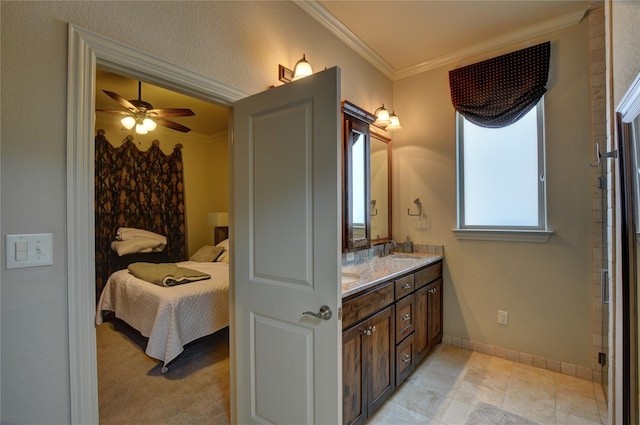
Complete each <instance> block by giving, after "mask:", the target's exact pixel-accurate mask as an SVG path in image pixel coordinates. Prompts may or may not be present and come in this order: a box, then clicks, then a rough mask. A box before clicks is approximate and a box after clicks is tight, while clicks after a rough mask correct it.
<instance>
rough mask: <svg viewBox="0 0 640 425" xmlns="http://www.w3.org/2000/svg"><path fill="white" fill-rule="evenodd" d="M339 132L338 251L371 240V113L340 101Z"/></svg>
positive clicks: (366, 245)
mask: <svg viewBox="0 0 640 425" xmlns="http://www.w3.org/2000/svg"><path fill="white" fill-rule="evenodd" d="M342 111H343V125H342V130H343V135H342V146H343V149H342V157H343V163H342V181H343V187H342V201H343V202H342V224H343V226H342V227H343V231H342V251H343V252H346V251H353V250H356V249H362V248H368V247H369V245H370V243H371V215H370V213H369V212H370V201H371V195H370V178H369V169H370V160H369V149H370V133H369V124H370V123H371V122H373V118H374V117H373V115H371V114H369V113H367V112H366V111H363V110H362V109H360V108H358V107H356V106H355V105H353V104H352V103H349V102H347V101H344V102H343V103H342Z"/></svg>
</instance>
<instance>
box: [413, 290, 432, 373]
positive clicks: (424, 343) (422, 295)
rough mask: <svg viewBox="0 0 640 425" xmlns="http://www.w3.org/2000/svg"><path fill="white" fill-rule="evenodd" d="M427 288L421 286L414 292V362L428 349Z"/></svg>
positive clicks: (422, 356) (423, 355) (421, 357)
mask: <svg viewBox="0 0 640 425" xmlns="http://www.w3.org/2000/svg"><path fill="white" fill-rule="evenodd" d="M428 291H429V288H426V287H424V288H421V289H418V290H417V291H416V292H415V295H414V297H415V298H414V302H415V315H416V318H415V322H416V324H415V325H416V332H415V335H414V337H413V340H414V348H415V354H414V358H415V362H416V364H418V363H419V362H420V361H421V360H422V359H423V358H425V357H426V355H427V353H428V352H429V349H430V342H431V340H430V339H429V326H430V325H431V323H430V321H429V292H428Z"/></svg>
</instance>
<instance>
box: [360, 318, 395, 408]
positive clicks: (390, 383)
mask: <svg viewBox="0 0 640 425" xmlns="http://www.w3.org/2000/svg"><path fill="white" fill-rule="evenodd" d="M394 313H395V307H394V306H390V307H388V308H386V309H384V310H382V311H381V312H380V313H378V314H376V315H375V316H373V317H371V318H370V319H368V320H367V326H368V329H370V330H371V335H366V336H365V337H364V339H365V340H366V343H365V344H366V347H367V351H368V356H367V363H366V364H367V367H366V369H365V371H366V372H365V374H366V375H367V380H368V382H367V402H368V403H367V405H368V409H367V415H368V416H370V415H371V414H372V413H373V412H374V411H375V410H376V409H377V408H378V407H380V405H381V404H382V402H384V401H385V400H386V399H387V397H389V395H391V393H392V392H393V389H394V388H395V354H396V350H395V336H394V316H395V314H394ZM369 327H370V328H369Z"/></svg>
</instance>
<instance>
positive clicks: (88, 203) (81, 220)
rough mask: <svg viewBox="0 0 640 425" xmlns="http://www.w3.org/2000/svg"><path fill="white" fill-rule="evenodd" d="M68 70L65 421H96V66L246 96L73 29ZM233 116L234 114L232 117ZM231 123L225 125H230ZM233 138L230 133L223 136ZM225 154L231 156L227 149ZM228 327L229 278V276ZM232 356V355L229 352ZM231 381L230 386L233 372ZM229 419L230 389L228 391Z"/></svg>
mask: <svg viewBox="0 0 640 425" xmlns="http://www.w3.org/2000/svg"><path fill="white" fill-rule="evenodd" d="M68 35H69V37H68V40H69V55H68V70H67V231H66V235H67V297H68V311H69V316H68V322H69V381H70V401H71V406H70V408H71V424H97V423H98V421H99V413H98V383H97V381H98V365H97V355H96V330H95V298H96V296H95V295H96V293H95V285H91V284H89V285H87V282H94V281H95V243H94V234H95V222H94V204H93V202H94V180H95V178H94V161H95V159H94V152H95V145H94V137H95V128H94V127H95V123H94V114H95V111H94V109H95V83H96V81H95V80H96V69H97V67H98V65H99V66H100V67H101V68H103V69H106V70H108V71H112V72H116V73H118V74H122V75H125V76H127V77H130V78H135V79H144V80H145V81H148V82H149V83H152V84H155V85H157V86H160V87H164V88H166V89H170V90H174V91H177V92H180V93H183V94H185V95H189V96H192V97H195V98H198V99H202V100H205V101H208V102H212V103H217V104H220V105H223V106H228V107H230V108H232V107H233V104H234V102H235V101H237V100H239V99H242V98H244V97H247V96H248V93H245V92H243V91H242V90H239V89H237V88H235V87H232V86H230V85H228V84H225V83H223V82H220V81H217V80H214V79H212V78H210V77H207V76H204V75H201V74H198V73H195V72H193V71H190V70H189V69H186V68H183V67H180V66H178V65H175V64H173V63H170V62H167V61H164V60H162V59H159V58H157V57H155V56H152V55H150V54H148V53H145V52H142V51H140V50H137V49H135V48H133V47H131V46H127V45H125V44H122V43H120V42H117V41H114V40H111V39H109V38H107V37H104V36H101V35H99V34H95V33H92V32H90V31H87V30H85V29H82V28H80V27H78V26H75V25H73V24H69V28H68ZM231 115H232V114H231ZM231 126H232V123H230V128H232V127H231ZM229 134H230V137H232V132H230V133H229ZM229 155H232V153H231V151H230V153H229ZM229 285H230V291H229V293H230V300H229V302H230V306H229V307H230V318H229V320H230V325H231V326H232V327H233V323H232V322H233V319H234V317H235V310H234V308H233V298H232V297H233V278H232V277H230V280H229ZM231 356H232V357H233V353H231ZM231 374H232V376H231V382H235V376H234V372H233V368H231ZM231 392H232V394H231V401H232V403H231V408H232V417H233V416H234V408H233V406H234V399H235V393H234V388H233V387H232V388H231Z"/></svg>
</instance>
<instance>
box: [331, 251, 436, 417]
mask: <svg viewBox="0 0 640 425" xmlns="http://www.w3.org/2000/svg"><path fill="white" fill-rule="evenodd" d="M342 276H343V284H342V293H343V301H342V358H343V419H344V423H345V424H359V423H363V422H364V420H365V419H366V418H367V417H369V416H371V414H373V412H374V411H375V410H376V409H377V408H378V407H380V405H381V404H382V403H383V402H384V401H385V400H386V399H387V398H388V397H389V396H390V395H391V394H392V393H393V391H394V389H395V388H396V387H397V386H398V385H400V384H401V383H402V382H403V381H404V380H405V379H406V378H407V376H409V374H411V372H412V371H413V370H414V369H415V367H416V365H417V364H418V363H419V362H420V361H421V360H423V359H424V358H425V357H426V356H427V354H428V353H429V351H431V349H432V348H433V346H435V345H436V344H438V343H440V342H441V341H442V256H441V255H430V254H417V253H416V254H392V255H388V256H385V257H374V258H371V259H369V260H368V261H365V262H362V263H360V264H356V265H351V266H343V268H342Z"/></svg>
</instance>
